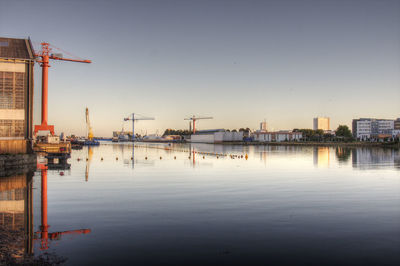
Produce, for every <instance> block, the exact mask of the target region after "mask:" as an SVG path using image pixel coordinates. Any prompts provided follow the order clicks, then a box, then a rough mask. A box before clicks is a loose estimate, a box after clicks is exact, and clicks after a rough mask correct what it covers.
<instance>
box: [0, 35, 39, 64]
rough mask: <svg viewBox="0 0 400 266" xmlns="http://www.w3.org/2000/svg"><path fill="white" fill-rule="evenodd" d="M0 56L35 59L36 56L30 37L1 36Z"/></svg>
mask: <svg viewBox="0 0 400 266" xmlns="http://www.w3.org/2000/svg"><path fill="white" fill-rule="evenodd" d="M0 58H7V59H27V60H32V59H34V58H35V56H34V51H33V48H32V43H31V41H30V40H29V39H14V38H4V37H0Z"/></svg>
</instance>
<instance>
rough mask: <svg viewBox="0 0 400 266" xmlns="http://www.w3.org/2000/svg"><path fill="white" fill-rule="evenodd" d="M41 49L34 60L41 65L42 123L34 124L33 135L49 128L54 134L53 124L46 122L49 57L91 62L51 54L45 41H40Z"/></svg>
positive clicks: (85, 61)
mask: <svg viewBox="0 0 400 266" xmlns="http://www.w3.org/2000/svg"><path fill="white" fill-rule="evenodd" d="M41 46H42V48H41V50H40V51H39V53H36V54H35V56H36V57H39V58H40V59H37V60H36V61H37V62H38V63H40V66H41V67H42V124H41V125H35V135H36V134H37V132H38V131H47V130H49V131H50V133H51V135H54V126H53V125H48V124H47V113H48V112H47V110H48V108H47V94H48V75H49V67H50V65H49V59H52V60H60V61H70V62H78V63H92V61H90V60H80V59H70V58H63V56H62V54H52V53H51V50H52V48H50V44H49V43H47V42H42V43H41Z"/></svg>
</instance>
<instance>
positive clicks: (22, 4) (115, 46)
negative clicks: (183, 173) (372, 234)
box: [0, 0, 400, 136]
mask: <svg viewBox="0 0 400 266" xmlns="http://www.w3.org/2000/svg"><path fill="white" fill-rule="evenodd" d="M0 36H5V37H22V38H25V37H28V36H30V38H31V39H32V41H34V43H35V45H36V47H38V44H39V43H40V42H41V41H48V42H49V43H51V44H53V45H55V46H56V47H60V48H62V49H63V50H66V51H68V52H70V53H72V54H74V55H77V56H79V57H81V58H87V59H91V60H93V63H92V64H89V65H88V64H78V63H69V62H53V63H52V64H51V65H52V67H51V68H50V74H49V123H50V124H54V125H55V126H56V131H57V132H61V131H63V132H66V133H67V134H70V133H75V134H83V133H84V132H85V116H84V114H85V107H86V106H87V107H89V110H90V118H91V121H92V124H93V128H94V131H95V135H102V136H110V135H111V133H112V131H113V130H119V129H120V128H121V126H122V125H123V122H122V119H123V117H124V116H126V115H128V114H129V113H132V112H136V113H140V114H144V115H147V116H154V117H155V118H156V120H155V121H143V122H139V123H138V124H137V126H136V128H137V130H138V131H137V132H139V133H140V132H141V130H142V131H144V130H147V132H148V133H155V132H157V130H158V133H162V132H163V130H164V129H165V128H187V125H188V123H187V121H184V120H183V118H185V117H187V116H189V115H191V114H196V115H207V116H213V117H214V119H213V120H204V121H201V122H199V123H198V127H199V128H200V129H208V128H231V129H232V128H239V127H250V128H257V127H258V125H259V122H260V121H262V120H264V119H266V121H267V122H268V127H269V129H274V130H278V129H292V128H311V127H312V118H313V117H315V116H329V117H330V118H331V127H333V128H336V127H337V125H338V124H347V125H349V126H350V125H351V119H353V118H358V117H379V118H396V117H400V104H399V102H400V1H390V0H380V1H378V0H376V1H368V0H360V1H355V0H354V1H352V0H348V1H344V0H343V1H340V0H339V1H338V0H335V1H316V0H315V1H311V0H310V1H307V0H304V1H289V0H288V1H286V0H279V1H278V0H277V1H267V0H265V1H251V0H250V1H234V0H232V1H218V0H215V1H151V0H148V1H90V0H81V1H78V0H76V1H74V0H72V1H22V0H21V1H15V0H14V1H8V0H3V1H1V2H0ZM64 56H65V57H67V56H68V55H67V54H64ZM37 66H38V65H37ZM35 71H36V75H35V104H36V105H35V107H36V109H35V111H36V113H35V117H36V123H39V122H40V121H39V119H40V84H41V81H40V68H39V67H36V70H35ZM129 128H130V123H126V124H125V129H129Z"/></svg>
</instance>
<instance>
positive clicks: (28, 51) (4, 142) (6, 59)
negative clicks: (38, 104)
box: [0, 37, 35, 154]
mask: <svg viewBox="0 0 400 266" xmlns="http://www.w3.org/2000/svg"><path fill="white" fill-rule="evenodd" d="M34 60H35V55H34V51H33V48H32V44H31V42H30V40H29V39H13V38H1V37H0V154H2V153H3V154H4V153H12V154H15V153H27V152H30V151H31V140H32V119H33V66H34Z"/></svg>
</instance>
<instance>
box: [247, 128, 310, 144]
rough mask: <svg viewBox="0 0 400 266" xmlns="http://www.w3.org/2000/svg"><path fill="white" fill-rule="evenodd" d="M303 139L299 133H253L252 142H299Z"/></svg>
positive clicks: (283, 131)
mask: <svg viewBox="0 0 400 266" xmlns="http://www.w3.org/2000/svg"><path fill="white" fill-rule="evenodd" d="M302 137H303V133H301V132H292V131H286V130H282V131H276V132H261V131H256V132H254V133H253V139H254V141H258V142H282V141H299V140H300V139H301V138H302Z"/></svg>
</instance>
